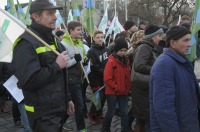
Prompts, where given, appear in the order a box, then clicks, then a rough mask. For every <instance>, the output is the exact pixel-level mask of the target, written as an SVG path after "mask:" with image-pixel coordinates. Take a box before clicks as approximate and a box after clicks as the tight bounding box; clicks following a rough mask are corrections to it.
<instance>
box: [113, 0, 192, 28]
mask: <svg viewBox="0 0 200 132" xmlns="http://www.w3.org/2000/svg"><path fill="white" fill-rule="evenodd" d="M193 8H194V7H193V0H128V19H129V20H135V21H136V20H137V19H139V20H144V21H148V22H149V23H152V24H164V25H166V26H169V25H172V24H175V23H176V22H177V21H178V16H179V15H184V14H187V15H189V16H191V17H192V12H193ZM109 9H110V12H114V1H110V8H109ZM117 12H118V16H119V20H120V21H121V22H124V21H125V6H124V4H123V0H117ZM110 14H111V13H110ZM113 15H114V14H112V15H111V16H112V17H113Z"/></svg>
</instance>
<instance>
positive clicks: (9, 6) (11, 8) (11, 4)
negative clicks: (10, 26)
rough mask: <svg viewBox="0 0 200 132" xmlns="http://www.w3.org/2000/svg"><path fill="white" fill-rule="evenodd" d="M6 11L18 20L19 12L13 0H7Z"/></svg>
mask: <svg viewBox="0 0 200 132" xmlns="http://www.w3.org/2000/svg"><path fill="white" fill-rule="evenodd" d="M6 11H7V12H9V13H10V14H11V15H13V16H14V17H15V18H18V16H17V11H16V8H15V4H14V1H13V0H7V6H6Z"/></svg>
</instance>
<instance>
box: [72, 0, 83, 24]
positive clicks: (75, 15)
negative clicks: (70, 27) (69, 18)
mask: <svg viewBox="0 0 200 132" xmlns="http://www.w3.org/2000/svg"><path fill="white" fill-rule="evenodd" d="M80 14H81V13H80V11H79V8H78V1H77V0H74V6H73V13H72V15H73V20H75V21H77V20H78V17H79V16H80Z"/></svg>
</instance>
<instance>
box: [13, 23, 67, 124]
mask: <svg viewBox="0 0 200 132" xmlns="http://www.w3.org/2000/svg"><path fill="white" fill-rule="evenodd" d="M30 30H31V31H33V32H34V33H35V34H36V35H38V36H39V37H41V38H42V39H43V40H44V41H45V42H47V43H48V44H49V45H50V46H51V47H52V48H54V49H55V50H57V51H58V52H60V53H61V52H63V51H64V50H65V48H64V47H63V46H62V45H61V43H60V41H59V40H58V39H57V38H56V37H55V36H54V35H53V34H52V33H51V32H52V30H51V29H50V28H47V27H44V26H42V25H40V24H37V23H35V22H32V25H31V27H30ZM47 37H48V38H49V39H48V38H47ZM56 58H57V55H56V54H55V53H53V52H52V51H51V50H49V49H48V48H46V46H44V45H43V44H42V43H41V42H40V41H38V40H37V39H36V38H34V37H33V36H32V35H30V34H29V33H27V32H24V33H23V34H22V35H21V36H20V37H19V38H18V39H17V40H16V42H15V44H14V50H13V66H14V69H15V73H14V75H15V76H16V77H17V78H18V80H19V81H18V83H17V85H18V87H19V88H21V89H22V91H23V95H24V103H25V109H26V113H27V115H28V118H29V123H30V126H31V127H33V125H34V122H35V120H36V119H37V118H40V117H43V116H44V115H51V114H53V113H66V110H67V102H68V101H69V100H70V98H69V97H70V95H69V92H68V89H67V84H66V83H67V82H66V69H61V68H60V66H59V65H58V64H57V63H56V62H55V61H56Z"/></svg>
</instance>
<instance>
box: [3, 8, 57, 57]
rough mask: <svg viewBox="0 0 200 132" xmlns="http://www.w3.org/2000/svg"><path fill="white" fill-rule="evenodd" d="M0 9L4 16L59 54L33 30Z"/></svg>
mask: <svg viewBox="0 0 200 132" xmlns="http://www.w3.org/2000/svg"><path fill="white" fill-rule="evenodd" d="M0 11H2V12H3V13H4V14H5V15H6V16H8V17H9V18H10V19H12V20H13V21H14V22H16V23H17V24H18V25H19V26H20V27H22V28H23V29H24V30H25V31H26V32H28V33H29V34H31V35H32V36H33V37H35V38H36V39H37V40H38V41H40V42H41V43H42V44H44V45H45V46H46V47H48V48H49V49H51V51H53V52H54V53H55V54H56V55H60V53H59V52H58V51H56V50H55V49H53V48H52V47H51V46H50V45H49V44H47V43H46V42H45V41H44V40H42V39H41V38H40V37H38V36H37V35H36V34H35V33H34V32H32V31H31V30H30V29H28V28H27V27H26V26H25V25H24V24H22V23H21V22H20V21H19V20H17V19H15V18H14V17H13V16H12V15H10V14H9V13H8V12H7V11H5V10H3V9H2V8H0Z"/></svg>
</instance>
